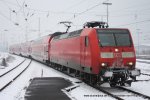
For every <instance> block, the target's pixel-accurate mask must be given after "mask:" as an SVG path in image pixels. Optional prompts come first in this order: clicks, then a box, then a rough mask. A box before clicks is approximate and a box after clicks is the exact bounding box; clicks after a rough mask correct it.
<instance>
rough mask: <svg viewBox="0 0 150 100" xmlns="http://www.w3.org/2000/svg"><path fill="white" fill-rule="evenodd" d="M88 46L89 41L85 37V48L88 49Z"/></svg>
mask: <svg viewBox="0 0 150 100" xmlns="http://www.w3.org/2000/svg"><path fill="white" fill-rule="evenodd" d="M88 45H89V39H88V37H87V36H86V37H85V47H88Z"/></svg>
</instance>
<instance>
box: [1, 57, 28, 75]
mask: <svg viewBox="0 0 150 100" xmlns="http://www.w3.org/2000/svg"><path fill="white" fill-rule="evenodd" d="M25 60H26V59H24V60H23V61H22V62H21V63H19V64H18V65H17V66H15V67H14V68H12V69H10V70H8V71H5V72H4V73H2V74H0V77H3V76H4V75H6V74H8V73H10V72H11V71H13V70H15V69H16V68H18V67H19V66H20V65H21V64H22V63H23V62H25Z"/></svg>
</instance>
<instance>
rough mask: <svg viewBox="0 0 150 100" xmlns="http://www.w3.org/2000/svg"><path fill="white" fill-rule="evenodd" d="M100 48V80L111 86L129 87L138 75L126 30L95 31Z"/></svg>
mask: <svg viewBox="0 0 150 100" xmlns="http://www.w3.org/2000/svg"><path fill="white" fill-rule="evenodd" d="M97 36H98V40H99V47H100V58H99V62H100V80H101V81H103V82H109V83H110V85H111V86H115V85H120V86H123V85H126V84H128V85H131V82H133V81H135V80H136V76H139V75H140V70H139V69H136V68H135V65H136V55H135V50H134V45H133V41H132V38H131V34H130V32H129V30H128V29H108V28H107V29H97Z"/></svg>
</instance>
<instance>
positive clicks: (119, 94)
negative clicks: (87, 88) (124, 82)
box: [95, 86, 150, 100]
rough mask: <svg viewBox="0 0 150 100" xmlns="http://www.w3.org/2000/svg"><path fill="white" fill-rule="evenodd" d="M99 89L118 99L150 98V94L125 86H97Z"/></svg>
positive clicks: (148, 99) (149, 99)
mask: <svg viewBox="0 0 150 100" xmlns="http://www.w3.org/2000/svg"><path fill="white" fill-rule="evenodd" d="M95 88H96V89H97V90H99V91H101V92H103V93H105V94H107V95H109V96H111V97H113V98H115V99H117V100H126V99H130V98H131V97H132V99H135V100H137V99H140V100H142V99H147V100H150V96H147V95H144V94H142V93H139V92H136V91H133V90H130V89H127V88H124V87H120V86H119V87H113V88H104V87H95Z"/></svg>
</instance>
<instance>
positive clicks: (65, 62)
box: [49, 22, 140, 86]
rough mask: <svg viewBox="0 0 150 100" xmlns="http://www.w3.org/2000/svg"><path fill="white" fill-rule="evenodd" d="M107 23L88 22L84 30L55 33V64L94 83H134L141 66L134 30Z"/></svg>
mask: <svg viewBox="0 0 150 100" xmlns="http://www.w3.org/2000/svg"><path fill="white" fill-rule="evenodd" d="M105 24H106V23H104V22H88V23H86V24H85V25H84V28H83V29H81V30H77V31H74V32H70V33H66V34H62V35H58V36H55V37H54V38H53V39H52V40H51V42H50V46H49V47H50V49H49V50H50V51H49V56H50V62H51V64H55V65H56V64H57V67H58V68H60V69H61V70H63V71H64V70H66V71H68V72H69V73H74V74H75V75H76V76H81V78H82V79H83V80H86V81H89V82H91V83H92V84H102V83H105V82H108V83H110V85H111V86H115V85H120V86H123V85H126V84H129V85H131V82H132V81H134V80H135V79H136V76H138V75H140V70H138V69H136V68H135V64H136V56H135V50H134V45H133V41H132V37H131V34H130V31H129V30H128V29H118V28H107V26H106V25H105ZM96 27H98V28H96ZM58 65H60V66H58Z"/></svg>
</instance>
